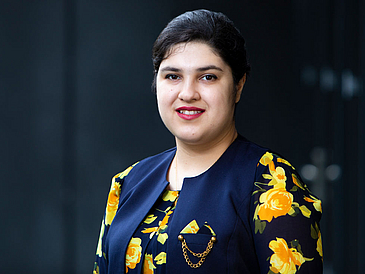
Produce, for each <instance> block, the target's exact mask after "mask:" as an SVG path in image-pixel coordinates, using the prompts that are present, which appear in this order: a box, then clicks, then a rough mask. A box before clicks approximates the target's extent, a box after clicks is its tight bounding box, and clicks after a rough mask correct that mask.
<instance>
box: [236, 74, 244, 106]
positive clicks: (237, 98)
mask: <svg viewBox="0 0 365 274" xmlns="http://www.w3.org/2000/svg"><path fill="white" fill-rule="evenodd" d="M245 83H246V73H245V75H243V77H242V78H241V80H239V82H238V84H237V85H236V90H237V93H236V100H235V103H236V104H237V103H238V102H239V101H240V99H241V94H242V90H243V86H244V85H245Z"/></svg>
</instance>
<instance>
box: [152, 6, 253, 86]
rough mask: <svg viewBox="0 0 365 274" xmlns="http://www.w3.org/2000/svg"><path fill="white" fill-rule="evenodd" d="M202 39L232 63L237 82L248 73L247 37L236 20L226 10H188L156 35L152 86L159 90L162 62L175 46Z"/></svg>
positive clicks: (227, 61) (233, 74)
mask: <svg viewBox="0 0 365 274" xmlns="http://www.w3.org/2000/svg"><path fill="white" fill-rule="evenodd" d="M192 41H201V42H203V43H206V44H207V45H209V46H211V47H212V48H213V49H214V50H215V51H216V52H217V53H218V54H219V56H220V57H221V58H222V59H223V60H224V61H225V62H226V63H227V64H228V65H229V66H230V68H231V70H232V76H233V81H234V83H235V84H237V83H238V82H239V80H241V78H242V77H243V76H244V75H245V74H248V73H249V71H250V65H249V64H248V61H247V56H246V47H245V39H244V38H243V37H242V35H241V33H240V32H239V30H238V29H237V28H236V27H235V26H234V24H233V22H232V21H231V20H230V19H229V18H228V17H227V16H226V15H224V14H223V13H220V12H213V11H208V10H195V11H189V12H185V13H183V14H181V15H179V16H177V17H175V18H174V19H173V20H171V21H170V23H168V24H167V26H166V27H165V28H164V29H163V30H162V32H161V33H160V35H159V36H158V37H157V39H156V41H155V43H154V45H153V50H152V61H153V67H154V79H153V84H152V89H153V91H154V92H156V77H157V73H158V69H159V67H160V64H161V62H162V61H163V60H164V59H166V58H168V56H169V54H170V53H171V52H170V50H171V49H172V47H173V46H175V45H177V44H179V43H188V42H192Z"/></svg>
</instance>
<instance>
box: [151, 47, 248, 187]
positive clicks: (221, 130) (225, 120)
mask: <svg viewBox="0 0 365 274" xmlns="http://www.w3.org/2000/svg"><path fill="white" fill-rule="evenodd" d="M245 80H246V77H245V76H244V77H243V78H242V79H241V80H240V81H239V83H238V84H237V85H235V84H234V81H233V76H232V71H231V68H230V67H229V65H228V64H226V63H225V62H224V61H223V59H222V58H221V57H220V56H219V55H218V54H217V53H216V52H215V51H214V49H213V48H211V47H210V46H209V45H207V44H205V43H202V42H190V43H187V44H178V45H175V46H174V47H173V48H172V50H171V54H170V55H169V56H168V58H166V59H164V60H163V61H162V62H161V65H160V68H159V71H158V74H157V82H156V88H157V103H158V109H159V113H160V116H161V119H162V121H163V122H164V124H165V125H166V127H167V128H168V129H169V131H170V132H171V133H172V134H173V135H174V136H175V141H176V147H177V151H176V155H175V157H174V159H173V161H172V163H171V165H170V169H169V172H168V175H167V180H168V181H169V182H170V189H174V190H178V189H181V187H182V184H183V179H184V178H185V177H193V176H197V175H199V174H201V173H202V172H204V171H206V170H207V169H209V167H210V166H212V165H213V164H214V163H215V162H216V161H217V159H218V158H219V157H220V156H221V155H222V154H223V152H224V151H225V150H226V149H227V148H228V147H229V145H230V144H231V143H232V142H233V141H234V139H235V138H236V137H237V131H236V127H235V121H234V108H235V104H236V103H238V101H239V100H240V97H241V92H242V88H243V85H244V83H245ZM188 111H190V112H188Z"/></svg>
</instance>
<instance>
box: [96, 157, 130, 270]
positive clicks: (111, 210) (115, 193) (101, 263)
mask: <svg viewBox="0 0 365 274" xmlns="http://www.w3.org/2000/svg"><path fill="white" fill-rule="evenodd" d="M135 165H136V164H134V165H132V166H130V167H129V168H127V169H126V170H124V171H123V172H121V173H118V174H117V175H115V176H114V177H113V178H112V183H111V186H110V190H109V195H108V199H107V204H106V209H105V213H104V216H103V219H102V221H101V228H100V235H99V241H98V245H97V248H96V259H95V262H94V270H93V274H106V273H108V258H107V253H106V249H105V239H106V236H107V235H108V231H109V228H110V225H111V224H112V222H113V219H114V217H115V214H116V213H117V210H118V206H119V198H120V193H121V188H122V184H123V181H124V179H125V177H126V176H127V175H128V173H129V172H130V171H131V169H132V168H133V167H134V166H135Z"/></svg>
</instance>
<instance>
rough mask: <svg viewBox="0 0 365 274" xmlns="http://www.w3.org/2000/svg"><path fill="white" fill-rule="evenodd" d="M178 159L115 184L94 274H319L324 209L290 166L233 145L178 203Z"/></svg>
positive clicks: (190, 182)
mask: <svg viewBox="0 0 365 274" xmlns="http://www.w3.org/2000/svg"><path fill="white" fill-rule="evenodd" d="M175 151H176V149H171V150H168V151H166V152H164V153H162V154H159V155H157V156H153V157H151V158H147V159H145V160H143V161H141V162H140V163H136V164H134V165H133V166H131V167H129V168H128V169H126V170H125V171H123V172H122V173H119V174H117V175H116V176H115V177H114V178H113V180H112V185H111V189H110V192H109V196H108V201H107V207H106V211H105V214H104V218H103V220H102V226H101V231H100V237H99V242H98V246H97V252H96V261H95V263H94V272H93V273H95V274H98V273H113V274H115V273H190V272H193V271H194V273H265V274H267V273H282V274H295V273H322V262H323V253H322V241H321V233H320V228H319V221H320V218H321V213H322V207H321V201H320V200H319V199H318V198H317V197H316V196H314V195H313V194H312V193H311V192H310V190H309V189H308V187H307V186H306V185H305V184H304V183H303V182H302V180H301V179H300V177H299V175H298V173H297V172H296V170H295V168H294V167H293V166H292V165H291V164H290V163H289V162H288V161H287V160H285V159H284V158H282V157H280V156H279V155H277V154H275V153H273V152H271V151H268V150H267V149H264V148H261V147H259V146H257V145H255V144H253V143H251V142H249V141H247V140H246V139H245V138H243V137H241V136H239V137H238V138H237V139H236V141H235V142H233V143H232V145H231V146H230V147H229V148H228V149H227V151H226V152H225V153H224V154H223V155H222V156H221V157H220V159H219V160H218V161H217V162H216V163H215V164H214V165H213V166H212V167H211V168H209V169H208V170H207V171H206V172H204V173H203V174H201V175H199V176H196V177H193V178H185V180H184V184H183V187H182V190H181V192H180V193H179V195H177V193H175V194H171V193H169V192H166V187H167V185H168V182H166V172H167V169H168V167H169V164H170V163H171V160H172V158H173V156H174V154H175ZM155 181H156V183H155V184H153V183H152V182H155ZM166 195H167V196H166ZM171 195H173V196H171ZM174 195H175V196H174ZM170 196H171V197H170ZM178 196H179V198H178V201H177V197H178ZM166 197H169V198H166ZM174 198H175V199H174ZM165 200H166V201H165ZM163 202H167V203H171V205H168V204H164V203H163ZM138 205H139V206H138ZM161 206H162V207H161ZM164 207H166V208H164ZM157 212H160V214H158V213H157ZM128 213H129V214H128ZM172 214H174V215H176V216H174V217H173V218H171V216H172ZM138 220H139V221H138ZM128 233H129V234H128ZM125 234H128V235H125ZM146 236H147V237H146Z"/></svg>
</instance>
